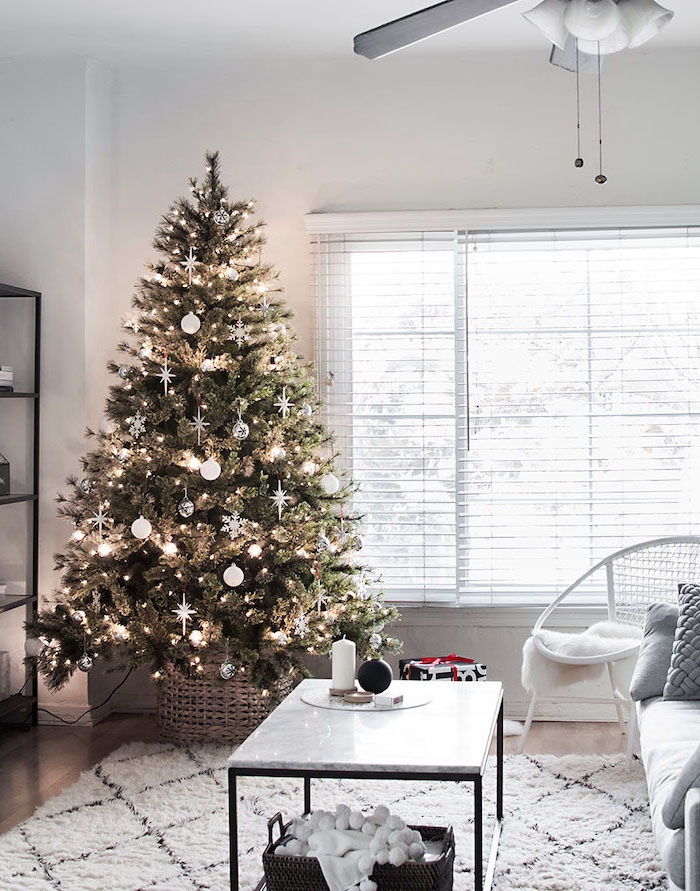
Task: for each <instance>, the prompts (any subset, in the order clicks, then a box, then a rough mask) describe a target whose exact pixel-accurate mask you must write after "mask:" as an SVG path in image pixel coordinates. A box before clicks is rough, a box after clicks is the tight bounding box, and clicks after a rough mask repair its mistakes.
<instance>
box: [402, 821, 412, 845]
mask: <svg viewBox="0 0 700 891" xmlns="http://www.w3.org/2000/svg"><path fill="white" fill-rule="evenodd" d="M399 835H400V840H401V841H402V842H405V843H406V844H407V845H410V844H411V842H412V841H413V830H412V829H409V828H408V826H407V827H406V828H405V829H401V830H399Z"/></svg>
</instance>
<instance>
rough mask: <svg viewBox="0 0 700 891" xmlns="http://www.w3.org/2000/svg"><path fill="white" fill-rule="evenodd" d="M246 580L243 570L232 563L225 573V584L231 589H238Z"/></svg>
mask: <svg viewBox="0 0 700 891" xmlns="http://www.w3.org/2000/svg"><path fill="white" fill-rule="evenodd" d="M244 578H245V576H244V574H243V570H242V569H241V567H240V566H237V565H236V564H235V563H232V564H231V565H230V566H229V567H228V569H226V570H225V572H224V583H225V584H227V585H228V586H229V588H237V587H238V586H239V585H240V584H241V582H242V581H243V579H244Z"/></svg>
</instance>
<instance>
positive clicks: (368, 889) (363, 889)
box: [360, 879, 378, 891]
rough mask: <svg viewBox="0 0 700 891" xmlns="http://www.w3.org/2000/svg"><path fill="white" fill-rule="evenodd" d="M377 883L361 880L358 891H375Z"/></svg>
mask: <svg viewBox="0 0 700 891" xmlns="http://www.w3.org/2000/svg"><path fill="white" fill-rule="evenodd" d="M377 887H378V886H377V883H376V882H373V881H372V879H363V880H362V881H361V882H360V891H377Z"/></svg>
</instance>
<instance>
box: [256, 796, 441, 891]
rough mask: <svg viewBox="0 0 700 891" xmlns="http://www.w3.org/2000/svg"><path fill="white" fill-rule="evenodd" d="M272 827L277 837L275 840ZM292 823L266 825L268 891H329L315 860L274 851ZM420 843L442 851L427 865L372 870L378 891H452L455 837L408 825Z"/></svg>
mask: <svg viewBox="0 0 700 891" xmlns="http://www.w3.org/2000/svg"><path fill="white" fill-rule="evenodd" d="M275 826H279V836H278V838H277V839H276V840H275V839H274V838H273V836H274V830H275ZM290 826H291V822H290V823H287V824H286V825H285V824H284V822H283V820H282V814H279V813H278V814H275V816H274V817H273V818H272V819H271V820H269V822H268V824H267V834H268V844H267V847H266V848H265V852H264V853H263V858H262V859H263V867H264V868H265V881H266V885H265V887H266V889H267V891H301V889H303V891H328V885H327V884H326V880H325V879H324V878H323V872H322V871H321V865H320V863H319V862H318V860H317V859H316V857H293V856H291V855H288V856H284V855H281V854H276V853H275V852H276V850H277V848H278V847H279V846H280V845H281V844H284V842H286V841H287V840H288V839H289V834H288V833H289V827H290ZM410 828H411V829H417V830H418V831H419V832H420V834H421V835H422V836H423V841H426V842H427V841H441V842H443V846H444V850H443V853H442V856H441V857H439V858H438V859H437V860H431V861H429V862H427V863H421V862H416V861H413V860H409V861H408V862H407V863H404V864H403V866H391V865H390V864H386V865H383V866H380V865H379V864H377V865H376V866H375V867H374V872H373V873H372V876H371V878H372V879H373V881H375V882H376V883H377V891H452V886H453V882H454V862H455V837H454V832H453V831H452V827H451V826H447V827H444V826H411V827H410Z"/></svg>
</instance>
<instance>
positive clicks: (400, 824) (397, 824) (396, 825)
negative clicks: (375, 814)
mask: <svg viewBox="0 0 700 891" xmlns="http://www.w3.org/2000/svg"><path fill="white" fill-rule="evenodd" d="M386 825H387V826H388V827H389V829H405V828H406V824H405V823H404V821H403V820H402V819H401V817H397V816H396V814H392V815H391V816H390V817H389V818H388V819H387V821H386Z"/></svg>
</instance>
